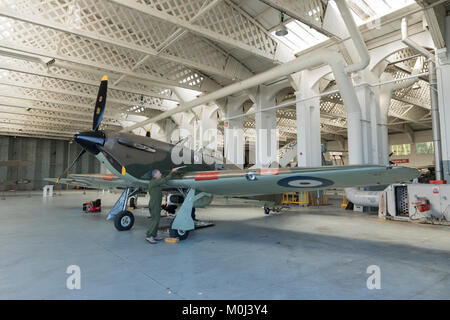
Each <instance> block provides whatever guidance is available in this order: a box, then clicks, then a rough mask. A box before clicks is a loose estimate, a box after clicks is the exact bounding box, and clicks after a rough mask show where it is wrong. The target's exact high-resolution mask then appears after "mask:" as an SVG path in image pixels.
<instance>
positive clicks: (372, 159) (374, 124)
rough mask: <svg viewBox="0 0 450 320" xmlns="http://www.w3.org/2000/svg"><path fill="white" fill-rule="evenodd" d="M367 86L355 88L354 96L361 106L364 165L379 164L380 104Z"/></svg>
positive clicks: (372, 90)
mask: <svg viewBox="0 0 450 320" xmlns="http://www.w3.org/2000/svg"><path fill="white" fill-rule="evenodd" d="M374 91H375V90H374V89H372V88H370V86H369V85H362V86H359V87H357V88H356V96H357V97H358V101H359V104H360V106H361V128H362V139H363V145H362V146H361V148H363V157H364V163H367V164H379V163H380V161H381V159H380V138H381V133H380V132H379V127H378V123H379V118H380V104H379V99H378V97H377V95H376V93H375V92H374Z"/></svg>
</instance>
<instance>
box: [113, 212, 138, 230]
mask: <svg viewBox="0 0 450 320" xmlns="http://www.w3.org/2000/svg"><path fill="white" fill-rule="evenodd" d="M133 225H134V215H133V214H132V213H131V212H130V211H122V212H119V213H118V214H117V215H116V216H115V217H114V226H115V227H116V229H117V230H118V231H126V230H130V229H131V228H132V227H133Z"/></svg>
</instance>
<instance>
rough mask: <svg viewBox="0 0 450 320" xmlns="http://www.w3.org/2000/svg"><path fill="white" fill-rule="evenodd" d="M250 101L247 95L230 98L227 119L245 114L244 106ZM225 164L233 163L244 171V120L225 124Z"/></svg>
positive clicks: (240, 118)
mask: <svg viewBox="0 0 450 320" xmlns="http://www.w3.org/2000/svg"><path fill="white" fill-rule="evenodd" d="M247 99H248V96H247V95H243V96H239V97H232V96H230V97H228V98H227V106H226V108H225V118H226V119H228V118H231V117H235V116H239V115H242V114H243V109H242V104H243V103H244V102H245V101H246V100H247ZM224 135H225V137H224V140H225V141H224V148H225V160H224V161H225V163H233V164H235V165H236V166H238V167H239V168H241V169H243V168H244V164H245V137H244V118H243V117H238V118H235V119H229V120H226V121H225V122H224Z"/></svg>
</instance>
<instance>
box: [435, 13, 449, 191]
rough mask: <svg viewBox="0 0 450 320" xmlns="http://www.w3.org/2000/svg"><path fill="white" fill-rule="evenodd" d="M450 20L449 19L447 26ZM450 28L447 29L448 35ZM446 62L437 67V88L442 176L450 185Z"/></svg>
mask: <svg viewBox="0 0 450 320" xmlns="http://www.w3.org/2000/svg"><path fill="white" fill-rule="evenodd" d="M449 20H450V18H449V17H447V24H449V22H448V21H449ZM449 32H450V27H447V35H448V33H449ZM448 37H450V35H448ZM443 62H444V61H441V63H440V64H439V65H438V66H437V87H438V98H439V115H440V124H441V147H442V175H443V177H442V178H443V180H445V181H447V183H450V125H449V124H450V90H448V84H449V83H450V63H447V64H444V63H443Z"/></svg>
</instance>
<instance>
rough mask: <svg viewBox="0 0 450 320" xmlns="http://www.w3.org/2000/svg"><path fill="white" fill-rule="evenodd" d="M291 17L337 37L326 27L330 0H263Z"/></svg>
mask: <svg viewBox="0 0 450 320" xmlns="http://www.w3.org/2000/svg"><path fill="white" fill-rule="evenodd" d="M261 1H262V2H264V3H265V4H267V5H268V6H271V7H273V8H275V9H277V10H279V11H281V12H285V13H286V14H288V15H289V16H290V17H292V18H294V19H296V20H298V21H300V22H302V23H304V24H306V25H308V26H310V27H311V28H314V29H316V30H317V31H319V32H321V33H323V34H325V35H327V36H328V37H337V36H336V35H335V34H333V33H332V31H331V30H328V29H327V28H325V27H324V24H323V22H324V20H325V13H326V9H327V5H328V0H297V1H292V0H261Z"/></svg>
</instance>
